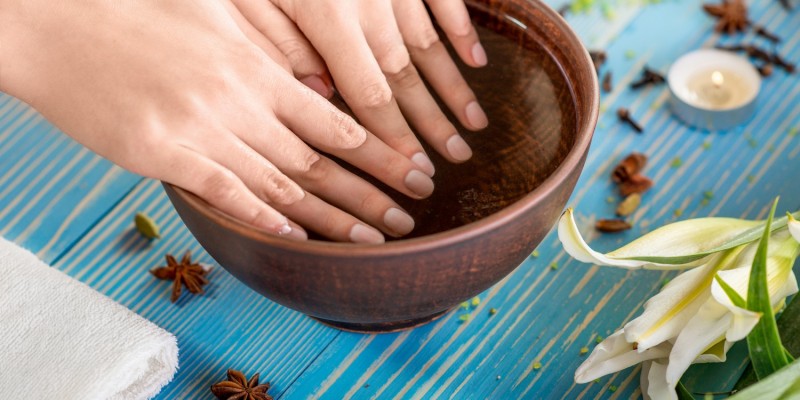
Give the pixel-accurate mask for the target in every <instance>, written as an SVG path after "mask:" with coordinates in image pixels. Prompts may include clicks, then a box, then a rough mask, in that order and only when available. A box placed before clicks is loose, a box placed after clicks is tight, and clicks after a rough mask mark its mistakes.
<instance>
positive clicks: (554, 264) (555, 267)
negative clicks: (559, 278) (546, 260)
mask: <svg viewBox="0 0 800 400" xmlns="http://www.w3.org/2000/svg"><path fill="white" fill-rule="evenodd" d="M550 269H552V270H554V271H555V270H557V269H558V262H557V261H553V262H552V263H550Z"/></svg>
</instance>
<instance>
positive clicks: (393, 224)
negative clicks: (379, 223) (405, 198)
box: [383, 208, 414, 236]
mask: <svg viewBox="0 0 800 400" xmlns="http://www.w3.org/2000/svg"><path fill="white" fill-rule="evenodd" d="M383 223H384V224H386V227H387V228H389V229H390V230H391V231H392V232H394V233H396V234H397V235H398V236H403V235H405V234H408V233H409V232H411V231H413V230H414V218H411V216H410V215H408V214H406V213H405V212H404V211H403V210H400V209H399V208H390V209H388V210H386V213H385V214H383Z"/></svg>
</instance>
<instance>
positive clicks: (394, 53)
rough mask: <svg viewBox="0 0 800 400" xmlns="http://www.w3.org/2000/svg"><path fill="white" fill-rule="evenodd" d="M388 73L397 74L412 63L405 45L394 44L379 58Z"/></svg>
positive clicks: (384, 70) (382, 67)
mask: <svg viewBox="0 0 800 400" xmlns="http://www.w3.org/2000/svg"><path fill="white" fill-rule="evenodd" d="M378 62H379V64H380V65H381V69H382V70H383V72H384V73H385V74H387V75H391V74H396V73H399V72H400V71H402V70H403V69H405V68H407V67H408V66H409V65H411V57H410V56H409V55H408V50H406V48H405V46H393V47H392V48H391V49H390V50H388V51H387V52H386V53H385V54H383V56H382V57H380V59H379V60H378Z"/></svg>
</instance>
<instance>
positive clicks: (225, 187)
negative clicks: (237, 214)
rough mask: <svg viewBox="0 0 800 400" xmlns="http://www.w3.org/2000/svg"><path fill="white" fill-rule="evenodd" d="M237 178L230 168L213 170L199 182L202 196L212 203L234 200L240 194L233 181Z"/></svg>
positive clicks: (232, 201)
mask: <svg viewBox="0 0 800 400" xmlns="http://www.w3.org/2000/svg"><path fill="white" fill-rule="evenodd" d="M237 179H238V178H237V177H236V175H234V173H233V172H231V171H230V170H227V169H216V170H214V171H213V172H211V173H209V174H208V175H207V176H206V177H205V178H203V179H202V180H201V182H200V185H201V186H200V187H201V192H202V197H204V198H205V199H206V201H208V202H210V203H212V204H221V203H234V202H236V201H237V200H238V199H239V197H240V196H241V193H240V192H239V190H237V189H238V188H237V185H236V183H235V182H236V180H237Z"/></svg>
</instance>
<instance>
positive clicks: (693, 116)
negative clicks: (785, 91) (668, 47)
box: [667, 49, 761, 130]
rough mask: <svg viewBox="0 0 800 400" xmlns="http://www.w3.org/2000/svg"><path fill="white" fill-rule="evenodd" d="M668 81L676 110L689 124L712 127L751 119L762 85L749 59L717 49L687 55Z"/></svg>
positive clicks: (732, 124) (715, 127)
mask: <svg viewBox="0 0 800 400" xmlns="http://www.w3.org/2000/svg"><path fill="white" fill-rule="evenodd" d="M667 80H668V82H669V88H670V92H671V94H672V97H671V99H670V100H671V104H672V109H673V112H674V113H675V114H676V115H677V116H678V117H679V118H681V119H682V120H683V121H685V122H687V123H688V124H689V125H692V126H697V127H700V128H705V129H710V130H719V129H728V128H731V127H734V126H736V125H739V124H742V123H744V122H745V121H747V120H748V119H750V117H751V116H752V114H753V111H754V110H755V100H756V97H757V95H758V91H759V88H760V86H761V77H760V76H759V75H758V71H756V69H755V67H753V65H752V64H751V63H750V62H749V61H748V60H747V59H745V58H743V57H739V56H738V55H735V54H733V53H730V52H727V51H722V50H716V49H703V50H697V51H694V52H691V53H688V54H686V55H684V56H683V57H681V58H680V59H678V60H677V61H676V62H675V63H674V64H673V65H672V67H671V68H670V70H669V74H668V77H667Z"/></svg>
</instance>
